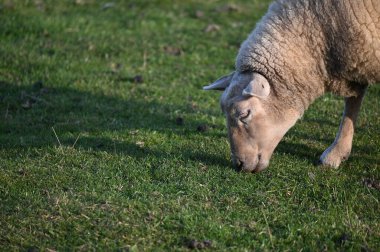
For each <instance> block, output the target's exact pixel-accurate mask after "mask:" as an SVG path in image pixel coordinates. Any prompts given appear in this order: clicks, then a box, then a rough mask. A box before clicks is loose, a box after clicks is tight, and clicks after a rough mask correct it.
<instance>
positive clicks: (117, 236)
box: [0, 0, 380, 251]
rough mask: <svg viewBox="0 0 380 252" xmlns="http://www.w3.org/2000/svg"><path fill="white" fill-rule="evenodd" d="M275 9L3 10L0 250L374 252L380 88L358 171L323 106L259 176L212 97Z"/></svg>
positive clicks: (227, 5) (12, 5)
mask: <svg viewBox="0 0 380 252" xmlns="http://www.w3.org/2000/svg"><path fill="white" fill-rule="evenodd" d="M269 2H270V1H268V0H246V1H244V0H236V1H218V0H213V1H202V0H191V1H190V0H186V1H183V0H175V1H174V0H173V1H169V0H150V1H149V0H134V1H133V0H131V1H121V0H120V1H112V2H111V1H110V2H107V1H95V0H70V1H69V0H66V1H53V0H50V1H49V0H46V1H43V0H34V1H33V0H28V1H23V0H14V1H12V0H4V1H2V2H1V3H0V41H1V42H0V59H1V60H0V226H1V227H0V250H2V251H12V250H13V251H17V250H22V251H71V250H75V251H81V250H82V251H88V250H95V249H96V250H107V251H152V250H154V251H163V250H166V251H170V250H176V251H186V250H191V249H194V248H195V249H205V250H217V251H227V250H228V251H230V250H235V251H246V250H248V251H252V250H264V251H283V250H290V251H296V250H305V251H334V250H338V251H350V250H352V251H360V250H363V251H378V250H379V248H380V215H379V213H380V202H379V201H380V169H379V168H380V106H379V105H380V100H379V97H380V85H378V86H373V87H371V88H370V89H369V90H368V93H367V97H366V98H365V102H364V105H363V108H362V111H361V114H360V118H359V121H358V128H357V131H356V135H355V139H354V146H353V153H352V156H351V157H350V158H349V160H348V161H346V162H345V163H344V164H343V165H342V166H341V167H340V168H339V169H337V170H331V169H326V168H321V167H319V166H317V165H316V164H315V163H316V161H317V160H318V157H319V155H320V154H321V153H322V152H323V150H324V149H325V148H326V147H328V145H329V144H330V143H331V142H332V141H333V140H334V137H335V133H336V131H337V129H338V127H339V120H340V116H341V112H342V109H343V101H342V99H341V98H339V97H335V96H332V95H326V96H324V97H321V98H320V99H318V100H317V101H316V102H315V103H314V104H313V105H312V106H311V107H310V109H309V110H308V111H307V112H306V114H305V115H304V117H303V118H302V119H301V120H300V121H299V122H298V123H297V125H296V126H295V127H294V128H293V129H292V130H290V132H289V133H288V134H287V135H286V136H285V138H284V139H283V140H282V142H281V143H280V145H279V146H278V148H277V149H276V152H275V154H274V156H273V158H272V160H271V165H270V167H269V168H268V169H267V170H266V171H264V172H262V173H259V174H254V175H253V174H241V173H237V172H235V171H234V170H233V168H232V166H231V162H230V158H229V152H230V151H229V146H228V141H227V137H226V135H227V132H226V128H225V119H224V116H223V114H222V113H221V111H220V108H219V95H220V93H217V92H205V91H202V89H201V88H202V86H203V85H206V84H208V83H210V82H211V81H214V80H215V79H217V78H218V77H219V76H221V75H224V74H226V73H229V72H230V71H232V70H233V68H234V59H235V56H236V54H237V51H238V48H239V45H240V43H241V42H242V41H243V40H244V39H245V38H246V37H247V35H248V34H249V32H250V31H251V30H252V28H253V27H254V25H255V23H256V22H257V21H258V20H259V19H260V17H261V16H262V15H263V14H264V13H265V11H266V9H267V7H268V4H269Z"/></svg>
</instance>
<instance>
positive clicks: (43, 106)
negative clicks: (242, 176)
mask: <svg viewBox="0 0 380 252" xmlns="http://www.w3.org/2000/svg"><path fill="white" fill-rule="evenodd" d="M125 84H126V85H137V84H134V83H125ZM139 97H140V96H139ZM178 111H182V112H183V114H185V115H188V118H182V119H181V120H178V117H180V115H178ZM199 113H204V114H208V115H212V116H218V115H219V114H218V115H217V113H218V112H215V111H199V110H198V108H193V107H191V106H189V105H188V104H186V103H183V104H174V105H173V104H166V103H165V102H164V101H162V102H161V101H160V100H159V99H147V100H140V99H137V98H134V97H129V98H128V99H122V98H119V97H118V96H106V95H104V94H94V93H89V92H83V91H78V90H75V89H71V88H49V87H44V86H43V84H38V83H36V84H35V85H34V86H32V87H31V86H20V87H15V85H11V84H10V83H6V82H1V81H0V116H1V117H2V120H1V121H0V149H6V150H10V149H13V150H16V151H14V152H12V153H14V154H15V155H17V150H22V149H25V148H29V147H37V148H39V147H44V146H57V145H63V146H67V147H72V146H75V148H81V149H84V150H92V151H103V152H108V153H115V154H121V155H129V156H132V157H134V158H136V159H143V158H145V157H146V156H147V155H150V156H155V157H157V158H161V159H164V158H169V157H173V156H181V157H182V158H184V159H185V160H191V161H197V162H202V163H204V164H207V165H211V164H214V165H220V166H228V165H229V162H228V160H226V158H225V157H224V156H222V155H221V156H216V155H212V154H210V153H207V152H206V151H202V150H201V149H197V148H190V147H189V148H175V149H174V150H172V151H171V152H170V153H166V152H165V151H164V150H157V148H155V149H154V148H149V147H144V146H140V145H139V144H136V142H138V141H139V140H138V139H139V138H140V136H139V135H140V134H144V132H145V134H146V131H148V132H154V131H156V132H159V133H160V134H162V135H164V137H165V138H170V136H176V137H190V136H192V135H199V134H202V135H204V136H209V137H213V138H215V137H223V138H224V137H225V133H224V131H225V129H224V126H223V125H213V127H210V129H209V130H207V131H202V130H197V128H198V126H199V125H203V124H206V123H207V121H205V120H204V119H203V120H202V119H194V118H196V114H199ZM182 120H183V121H182ZM114 132H118V133H120V134H117V135H118V136H120V137H118V138H117V139H115V134H113V133H114ZM123 136H124V137H123ZM142 137H144V136H142Z"/></svg>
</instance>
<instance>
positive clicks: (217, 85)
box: [203, 72, 235, 91]
mask: <svg viewBox="0 0 380 252" xmlns="http://www.w3.org/2000/svg"><path fill="white" fill-rule="evenodd" d="M234 74H235V72H232V73H230V74H229V75H226V76H223V77H221V78H220V79H218V80H216V81H215V82H214V83H211V84H210V85H208V86H204V87H203V90H221V91H223V90H225V89H226V88H227V87H228V86H229V85H230V83H231V80H232V77H233V76H234Z"/></svg>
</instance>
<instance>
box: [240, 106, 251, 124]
mask: <svg viewBox="0 0 380 252" xmlns="http://www.w3.org/2000/svg"><path fill="white" fill-rule="evenodd" d="M250 116H251V110H250V109H248V110H247V111H246V112H244V113H242V114H240V115H239V120H240V121H241V122H242V123H247V120H248V119H249V118H250Z"/></svg>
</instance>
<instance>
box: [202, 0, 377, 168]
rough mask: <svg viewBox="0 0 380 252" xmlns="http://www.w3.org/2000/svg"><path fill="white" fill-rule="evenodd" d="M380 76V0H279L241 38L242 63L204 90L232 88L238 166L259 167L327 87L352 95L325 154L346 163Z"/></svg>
mask: <svg viewBox="0 0 380 252" xmlns="http://www.w3.org/2000/svg"><path fill="white" fill-rule="evenodd" d="M379 81H380V1H378V0H278V1H275V2H274V3H272V5H271V6H270V7H269V10H268V12H267V14H266V15H265V16H264V17H263V18H262V20H261V21H260V22H259V23H258V24H257V26H256V28H255V29H254V31H253V32H252V33H251V34H250V35H249V37H248V39H247V40H246V41H245V42H244V43H243V44H242V45H241V48H240V50H239V53H238V56H237V59H236V70H235V71H234V72H233V73H231V74H229V75H227V76H224V77H222V78H220V79H218V80H217V81H215V82H214V83H212V84H210V85H209V86H206V87H204V89H205V90H224V92H223V94H222V97H221V107H222V110H223V112H224V113H225V115H226V117H227V127H228V135H229V142H230V146H231V153H232V160H233V163H234V165H235V166H236V168H237V169H238V170H242V171H247V172H259V171H261V170H263V169H265V168H266V167H267V166H268V164H269V160H270V157H271V156H272V153H273V151H274V149H275V148H276V146H277V144H278V143H279V142H280V140H281V139H282V137H283V136H284V135H285V133H286V132H287V131H288V130H289V129H290V128H291V127H292V126H293V125H294V124H295V123H296V121H297V120H298V119H299V118H300V117H301V116H302V115H303V113H304V111H305V110H306V109H307V108H308V106H309V105H310V104H311V103H312V102H313V101H314V100H315V99H316V98H317V97H319V96H321V95H323V94H324V93H326V92H332V93H334V94H337V95H340V96H343V97H344V98H345V109H344V113H343V119H342V122H341V125H340V129H339V132H338V134H337V136H336V139H335V141H334V143H333V144H332V145H331V146H330V147H328V148H327V149H326V151H325V152H324V153H323V154H322V155H321V157H320V162H321V163H322V164H323V165H326V166H331V167H338V166H339V165H340V164H341V162H342V161H344V160H346V159H347V158H348V156H349V155H350V152H351V147H352V139H353V134H354V125H355V121H356V118H357V116H358V113H359V110H360V106H361V103H362V100H363V97H364V94H365V91H366V89H367V86H368V85H371V84H374V83H376V82H379Z"/></svg>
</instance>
